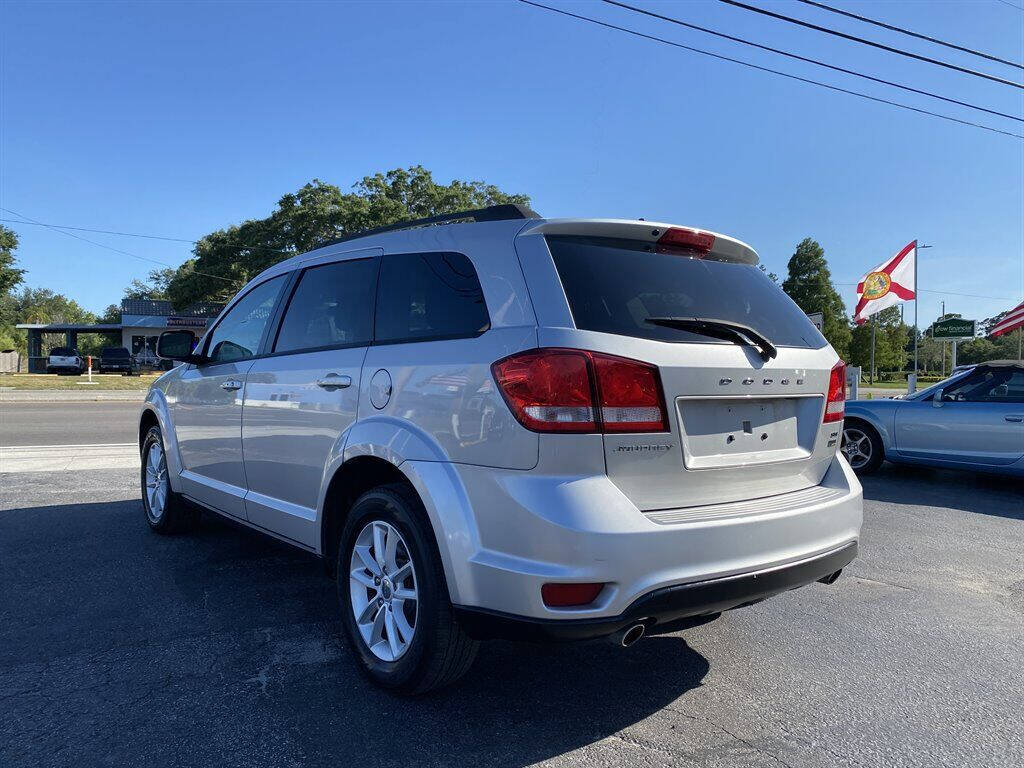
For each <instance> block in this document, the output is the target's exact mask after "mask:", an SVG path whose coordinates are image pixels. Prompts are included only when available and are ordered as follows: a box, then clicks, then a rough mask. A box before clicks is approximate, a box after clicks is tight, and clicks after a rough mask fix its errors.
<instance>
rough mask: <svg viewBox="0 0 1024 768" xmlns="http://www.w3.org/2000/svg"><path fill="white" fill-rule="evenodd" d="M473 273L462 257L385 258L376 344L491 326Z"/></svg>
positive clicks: (446, 335) (443, 336)
mask: <svg viewBox="0 0 1024 768" xmlns="http://www.w3.org/2000/svg"><path fill="white" fill-rule="evenodd" d="M490 325H491V321H490V318H489V316H488V314H487V305H486V304H485V303H484V294H483V291H482V290H481V289H480V281H479V279H477V276H476V270H475V269H474V268H473V264H472V262H470V260H469V259H468V258H467V257H466V256H465V255H463V254H461V253H408V254H395V255H388V256H384V257H383V260H382V262H381V269H380V285H379V288H378V293H377V317H376V329H375V333H374V339H375V340H376V342H377V343H382V342H383V343H396V342H401V341H428V340H430V339H456V338H468V337H472V336H479V335H480V334H481V333H483V332H484V331H486V330H487V329H488V328H490Z"/></svg>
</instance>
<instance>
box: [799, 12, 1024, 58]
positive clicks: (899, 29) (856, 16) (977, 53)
mask: <svg viewBox="0 0 1024 768" xmlns="http://www.w3.org/2000/svg"><path fill="white" fill-rule="evenodd" d="M799 2H801V3H805V4H806V5H813V6H814V7H815V8H821V9H822V10H825V11H829V12H830V13H837V14H839V15H840V16H847V17H849V18H851V19H857V21H863V22H864V23H865V24H874V25H875V26H876V27H881V28H882V29H888V30H891V31H892V32H899V33H901V34H904V35H909V36H910V37H916V38H917V39H918V40H927V41H928V42H929V43H935V44H936V45H944V46H946V47H947V48H952V49H953V50H955V51H963V52H964V53H970V54H972V55H974V56H980V57H981V58H983V59H988V60H989V61H998V62H999V63H1000V64H1006V65H1007V66H1008V67H1016V68H1017V69H1024V64H1018V63H1017V62H1016V61H1007V60H1006V59H1001V58H999V57H998V56H993V55H991V54H989V53H982V52H981V51H975V50H973V49H972V48H965V47H964V46H962V45H957V44H956V43H947V42H946V41H945V40H939V39H938V38H937V37H929V36H928V35H922V34H920V33H919V32H911V31H910V30H909V29H903V27H897V26H894V25H892V24H886V23H885V22H884V21H877V20H875V19H869V18H868V17H867V16H861V15H859V14H856V13H851V12H850V11H844V10H843V9H842V8H833V7H832V6H831V5H825V3H819V2H817V0H799Z"/></svg>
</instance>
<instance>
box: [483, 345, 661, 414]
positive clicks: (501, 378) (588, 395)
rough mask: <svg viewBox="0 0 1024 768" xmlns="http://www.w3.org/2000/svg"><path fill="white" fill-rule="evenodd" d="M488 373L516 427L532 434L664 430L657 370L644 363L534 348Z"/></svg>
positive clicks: (499, 362) (577, 352) (506, 359)
mask: <svg viewBox="0 0 1024 768" xmlns="http://www.w3.org/2000/svg"><path fill="white" fill-rule="evenodd" d="M491 371H492V373H493V374H494V380H495V382H497V384H498V389H500V390H501V393H502V395H504V397H505V401H506V402H507V403H508V406H509V408H510V409H511V410H512V413H513V414H514V415H515V417H516V418H517V419H518V420H519V423H521V424H522V425H523V426H524V427H526V428H527V429H532V430H533V431H535V432H667V431H668V418H667V416H666V413H665V398H664V396H663V395H662V392H661V380H660V378H659V376H658V369H657V368H655V367H654V366H653V365H650V364H648V363H641V362H639V361H637V360H629V359H627V358H625V357H616V356H615V355H604V354H601V353H599V352H588V351H585V350H579V349H533V350H530V351H528V352H521V353H519V354H517V355H512V356H511V357H506V358H505V359H504V360H499V361H498V362H496V363H495V364H494V365H492V366H491ZM595 403H596V404H597V405H595Z"/></svg>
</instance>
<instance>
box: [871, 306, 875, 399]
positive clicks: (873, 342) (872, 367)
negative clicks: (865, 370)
mask: <svg viewBox="0 0 1024 768" xmlns="http://www.w3.org/2000/svg"><path fill="white" fill-rule="evenodd" d="M871 386H875V316H874V315H872V316H871Z"/></svg>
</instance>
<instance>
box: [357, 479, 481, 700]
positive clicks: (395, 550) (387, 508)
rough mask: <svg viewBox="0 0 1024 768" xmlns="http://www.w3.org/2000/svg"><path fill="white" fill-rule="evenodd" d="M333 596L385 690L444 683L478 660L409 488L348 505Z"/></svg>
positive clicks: (367, 667)
mask: <svg viewBox="0 0 1024 768" xmlns="http://www.w3.org/2000/svg"><path fill="white" fill-rule="evenodd" d="M338 599H339V601H340V603H341V613H342V623H343V624H344V625H345V630H346V633H347V634H348V637H349V640H350V642H351V644H352V646H353V648H354V649H355V651H356V653H357V655H358V656H359V661H360V663H361V665H362V667H363V669H364V671H365V672H366V674H367V675H369V677H370V678H371V679H372V680H373V681H374V682H376V683H377V684H379V685H381V686H384V687H385V688H391V689H393V690H395V691H397V692H399V693H404V694H411V695H415V694H421V693H426V692H427V691H430V690H433V689H435V688H440V687H443V686H446V685H450V684H451V683H454V682H455V681H456V680H458V679H459V678H460V677H462V675H464V674H465V673H466V672H467V671H468V670H469V667H470V666H471V665H472V663H473V659H474V658H475V657H476V652H477V647H478V643H477V642H476V641H475V640H473V639H472V638H470V637H469V636H468V635H466V633H465V632H464V631H463V629H462V627H461V626H460V625H459V624H458V622H457V620H456V619H455V615H454V612H453V610H452V605H451V602H450V600H449V598H448V587H447V583H446V581H445V578H444V570H443V568H442V565H441V558H440V555H439V553H438V551H437V545H436V543H435V542H434V538H433V531H432V530H431V528H430V523H429V521H428V520H427V517H426V512H425V510H424V509H423V505H422V503H421V502H420V500H419V498H418V497H417V496H416V494H415V493H414V492H413V491H412V489H410V488H408V487H407V486H404V485H400V484H394V485H384V486H381V487H379V488H374V489H372V490H370V491H367V492H366V493H364V494H363V495H362V496H360V497H359V499H358V500H357V501H356V503H355V504H354V505H353V507H352V510H351V511H350V513H349V515H348V517H347V518H346V520H345V526H344V528H343V530H342V532H341V542H340V546H339V547H338Z"/></svg>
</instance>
